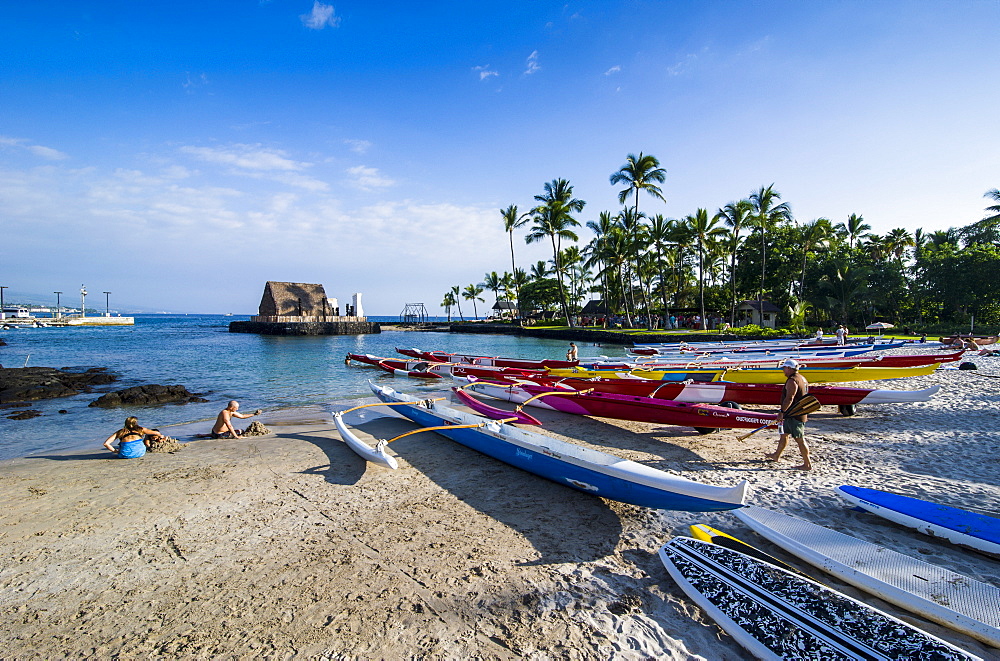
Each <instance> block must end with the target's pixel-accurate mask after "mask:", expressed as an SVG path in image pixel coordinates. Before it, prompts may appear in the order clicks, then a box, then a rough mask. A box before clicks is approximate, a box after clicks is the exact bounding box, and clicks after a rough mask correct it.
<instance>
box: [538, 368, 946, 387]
mask: <svg viewBox="0 0 1000 661" xmlns="http://www.w3.org/2000/svg"><path fill="white" fill-rule="evenodd" d="M938 365H939V363H931V364H930V365H921V366H916V367H846V368H842V369H826V368H815V367H806V368H803V369H801V370H800V374H802V375H803V376H804V377H806V380H808V381H809V383H844V382H849V381H879V380H883V379H901V378H905V377H909V376H924V375H927V374H931V373H932V372H934V370H936V369H937V368H938ZM549 376H555V377H573V378H584V379H589V378H594V377H597V378H604V377H606V378H618V379H621V378H626V379H627V378H632V377H638V378H642V379H654V380H658V381H687V380H688V379H692V380H695V381H733V382H735V383H784V382H785V380H786V378H787V377H785V374H784V372H782V371H781V370H780V369H777V368H773V369H764V368H745V369H739V368H737V369H726V368H720V367H712V368H707V369H697V368H696V369H683V370H655V369H643V368H638V369H633V370H628V371H622V372H617V371H614V370H586V369H581V368H579V367H577V368H571V369H550V370H549Z"/></svg>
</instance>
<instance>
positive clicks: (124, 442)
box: [104, 415, 163, 459]
mask: <svg viewBox="0 0 1000 661" xmlns="http://www.w3.org/2000/svg"><path fill="white" fill-rule="evenodd" d="M157 438H163V434H161V433H160V432H158V431H156V430H155V429H146V428H145V427H143V426H141V425H140V424H139V419H138V418H136V417H135V416H134V415H132V416H129V417H127V418H125V426H124V427H122V428H121V429H119V430H118V431H116V432H115V433H114V434H112V435H111V436H108V440H106V441H104V447H106V448H107V449H108V451H109V452H114V453H115V454H117V455H118V457H119V458H121V459H138V458H139V457H141V456H143V455H145V454H146V450H147V449H148V448H149V441H150V440H155V439H157ZM115 441H118V447H117V448H115V447H114V446H113V445H112V443H114V442H115Z"/></svg>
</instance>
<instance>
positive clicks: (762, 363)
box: [580, 351, 964, 371]
mask: <svg viewBox="0 0 1000 661" xmlns="http://www.w3.org/2000/svg"><path fill="white" fill-rule="evenodd" d="M963 353H964V352H962V351H955V352H952V353H940V354H907V355H905V356H886V355H884V354H877V355H870V356H857V357H845V356H803V357H799V358H796V360H797V361H798V363H799V366H800V368H801V369H805V368H808V367H822V368H825V369H842V368H845V367H918V366H921V365H930V364H931V363H950V362H954V361H957V360H961V359H962V355H963ZM784 360H785V358H780V359H776V358H775V357H773V356H772V357H767V358H752V359H746V360H744V359H742V358H721V359H716V358H714V357H709V358H701V357H699V358H690V359H680V360H657V361H643V362H641V363H636V362H595V363H582V364H581V365H580V366H581V367H583V368H585V369H594V370H598V369H616V370H619V371H620V370H623V369H626V370H627V369H636V368H642V369H652V370H655V369H663V370H671V369H680V370H685V369H695V368H698V369H702V368H719V367H721V368H726V369H748V368H750V369H753V368H765V369H770V368H780V367H781V363H782V362H783V361H784Z"/></svg>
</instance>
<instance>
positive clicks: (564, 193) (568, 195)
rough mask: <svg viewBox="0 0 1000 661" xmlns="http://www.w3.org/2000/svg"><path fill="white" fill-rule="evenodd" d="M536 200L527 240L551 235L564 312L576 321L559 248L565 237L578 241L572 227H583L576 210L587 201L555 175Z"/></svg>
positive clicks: (569, 322)
mask: <svg viewBox="0 0 1000 661" xmlns="http://www.w3.org/2000/svg"><path fill="white" fill-rule="evenodd" d="M535 200H537V201H538V202H540V203H541V204H539V205H538V206H537V207H535V208H534V210H532V213H531V215H532V219H533V221H534V223H533V224H532V226H531V228H530V229H529V232H528V236H527V237H525V241H526V242H528V243H534V242H535V241H540V240H541V239H543V238H545V237H548V238H549V241H550V242H551V244H552V259H553V261H554V262H555V264H556V280H557V282H558V283H559V294H560V297H561V298H562V308H563V314H564V315H565V316H566V323H567V324H568V325H570V326H572V325H573V320H572V318H571V317H570V314H569V304H568V302H567V300H566V288H565V286H563V279H562V274H561V270H560V266H559V251H560V249H561V244H562V241H563V240H564V239H565V240H568V241H576V240H577V236H576V234H575V233H574V232H573V230H571V229H570V228H571V227H579V225H580V223H579V222H577V220H576V219H575V218H574V217H573V215H572V214H574V213H579V212H580V211H583V207H584V206H585V205H586V202H584V201H583V200H578V199H576V198H574V197H573V187H572V186H571V185H570V183H569V182H568V181H567V180H565V179H553V180H552V181H551V182H548V183H546V184H545V193H544V194H543V195H536V196H535Z"/></svg>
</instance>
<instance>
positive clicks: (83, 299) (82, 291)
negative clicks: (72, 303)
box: [80, 285, 87, 317]
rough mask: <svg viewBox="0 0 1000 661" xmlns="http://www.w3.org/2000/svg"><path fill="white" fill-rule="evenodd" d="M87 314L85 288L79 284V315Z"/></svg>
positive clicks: (84, 315)
mask: <svg viewBox="0 0 1000 661" xmlns="http://www.w3.org/2000/svg"><path fill="white" fill-rule="evenodd" d="M86 316H87V288H86V287H85V286H84V285H80V317H86Z"/></svg>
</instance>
